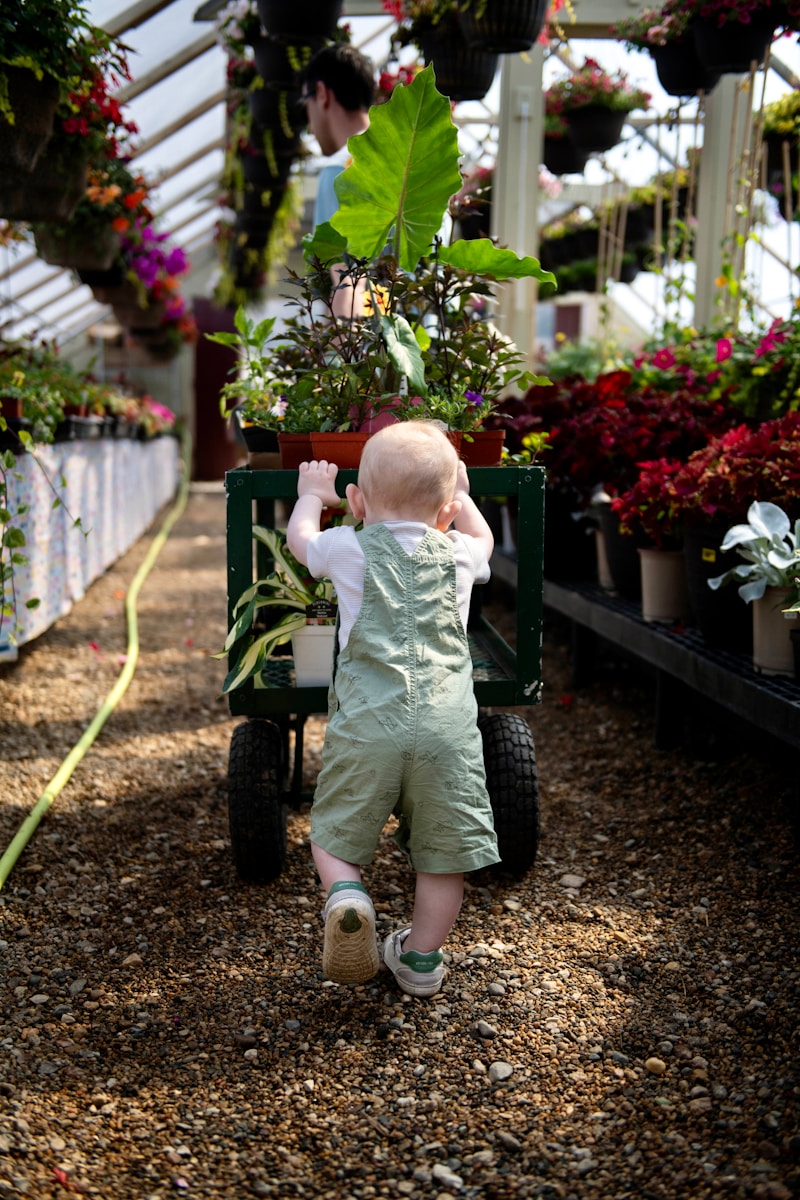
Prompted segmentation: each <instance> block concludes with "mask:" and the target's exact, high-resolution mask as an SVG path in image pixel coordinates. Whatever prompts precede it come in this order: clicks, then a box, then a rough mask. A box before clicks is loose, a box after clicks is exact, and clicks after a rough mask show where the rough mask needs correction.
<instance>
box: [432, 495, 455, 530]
mask: <svg viewBox="0 0 800 1200" xmlns="http://www.w3.org/2000/svg"><path fill="white" fill-rule="evenodd" d="M460 512H461V501H460V500H449V501H448V503H447V504H443V505H442V507H441V508H440V509H439V512H438V514H437V517H436V528H437V529H441V530H442V531H444V530H445V529H449V528H450V526H451V525H452V524H453V521H455V519H456V517H457V516H458V514H459V513H460Z"/></svg>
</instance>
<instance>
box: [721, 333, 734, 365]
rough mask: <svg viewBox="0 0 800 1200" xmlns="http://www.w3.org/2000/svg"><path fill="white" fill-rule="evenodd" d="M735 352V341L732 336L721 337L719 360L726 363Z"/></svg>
mask: <svg viewBox="0 0 800 1200" xmlns="http://www.w3.org/2000/svg"><path fill="white" fill-rule="evenodd" d="M732 354H733V343H732V342H731V339H730V338H719V340H718V341H717V362H718V363H724V362H725V360H726V359H728V358H730V356H731V355H732Z"/></svg>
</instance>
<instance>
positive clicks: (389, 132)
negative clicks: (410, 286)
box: [331, 66, 462, 271]
mask: <svg viewBox="0 0 800 1200" xmlns="http://www.w3.org/2000/svg"><path fill="white" fill-rule="evenodd" d="M347 147H348V150H349V151H350V154H351V155H352V159H353V161H352V162H351V163H350V165H349V166H348V167H347V168H346V169H345V170H344V171H342V173H341V175H340V176H339V177H338V179H337V180H336V184H335V187H336V195H337V196H338V198H339V208H338V210H337V211H336V213H335V214H334V216H333V217H332V218H331V224H332V225H333V226H334V228H336V229H338V230H339V232H340V233H341V234H343V235H344V237H345V238H346V240H347V248H348V251H349V253H350V254H352V255H354V256H355V257H356V258H370V259H372V258H377V256H378V255H379V254H381V253H382V252H383V251H384V249H385V248H386V246H387V245H390V247H391V251H392V253H393V255H394V257H395V258H396V260H397V262H398V264H399V266H400V268H401V269H402V270H404V271H413V270H414V268H415V267H416V265H417V263H418V262H419V260H420V259H421V258H422V257H423V256H424V255H426V254H429V253H430V249H431V244H432V242H433V239H434V237H435V236H436V234H437V233H438V232H439V230H440V228H441V225H442V220H443V218H444V214H445V212H446V210H447V205H448V203H449V201H450V197H451V196H453V195H454V194H455V193H456V192H457V191H458V190H459V188H460V187H461V184H462V179H461V172H460V171H459V169H458V134H457V132H456V127H455V125H454V124H453V121H452V118H451V116H450V101H449V100H448V99H447V97H446V96H443V95H442V94H441V92H438V91H437V90H436V82H435V76H434V74H433V68H432V67H431V66H428V67H425V69H424V70H422V71H420V72H419V73H418V74H417V75H416V77H415V78H414V80H413V82H412V83H410V84H407V85H404V86H402V87H396V88H395V89H394V91H393V93H392V97H391V99H390V100H389V101H388V102H387V103H386V104H381V105H377V106H376V107H374V108H372V109H371V110H370V124H369V128H368V129H365V130H364V132H363V133H361V134H358V135H357V136H356V137H351V138H350V140H349V142H348V143H347Z"/></svg>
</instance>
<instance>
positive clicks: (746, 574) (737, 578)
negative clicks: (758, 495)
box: [708, 500, 800, 612]
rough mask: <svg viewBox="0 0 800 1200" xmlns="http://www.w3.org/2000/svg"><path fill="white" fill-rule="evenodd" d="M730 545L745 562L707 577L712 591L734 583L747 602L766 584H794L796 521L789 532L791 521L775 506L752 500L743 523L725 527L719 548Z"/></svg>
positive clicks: (799, 524)
mask: <svg viewBox="0 0 800 1200" xmlns="http://www.w3.org/2000/svg"><path fill="white" fill-rule="evenodd" d="M734 546H735V547H736V548H737V550H738V551H739V554H740V555H741V557H742V558H743V559H744V560H745V562H744V563H740V565H739V566H738V567H732V568H731V570H730V571H726V572H725V573H724V574H723V575H717V576H716V578H714V579H709V581H708V586H709V587H710V588H712V589H713V590H716V589H717V588H719V587H722V586H723V585H724V584H726V583H733V582H737V583H738V584H739V595H740V596H741V598H742V599H743V600H744V602H745V603H746V604H749V603H750V601H751V600H759V599H760V598H761V597H762V596H763V595H764V593H765V592H766V590H767V588H768V587H779V588H790V587H793V585H794V584H795V583H796V578H795V577H796V575H797V570H798V562H800V559H799V558H798V556H799V555H800V521H795V525H794V532H792V525H791V522H790V520H789V518H788V517H787V515H786V513H785V512H784V511H783V509H782V508H781V507H780V506H779V505H777V504H771V503H770V502H769V501H766V502H763V503H762V502H761V501H758V500H755V501H754V502H753V503H752V504H751V505H750V507H749V508H748V510H747V524H746V525H734V526H733V528H732V529H729V530H728V532H727V533H726V534H725V537H724V538H723V540H722V545H721V546H720V549H721V550H723V551H726V550H732V549H733V548H734ZM785 611H786V612H792V611H796V610H795V609H794V608H791V609H786V610H785Z"/></svg>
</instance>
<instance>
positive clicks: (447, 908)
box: [287, 421, 498, 996]
mask: <svg viewBox="0 0 800 1200" xmlns="http://www.w3.org/2000/svg"><path fill="white" fill-rule="evenodd" d="M337 471H338V468H337V467H336V466H335V465H333V464H332V463H327V462H324V461H323V462H310V463H304V464H303V465H302V466H301V467H300V472H299V478H298V485H297V494H298V500H297V503H296V505H295V508H294V510H293V512H292V515H291V518H290V521H289V526H288V529H287V540H288V544H289V548H290V549H291V551H292V553H293V554H294V555H295V557H296V558H297V559H298V560H299V561H300V562H301V563H303V564H304V565H306V566H307V567H308V569H309V571H310V572H311V574H312V575H313V576H315V577H316V578H328V579H331V580H332V582H333V584H334V587H335V589H336V593H337V597H338V601H339V629H338V646H337V653H336V656H335V661H334V674H333V682H332V684H331V689H330V694H329V714H328V726H327V731H326V735H325V744H324V748H323V754H322V761H323V766H322V770H321V771H320V774H319V778H318V781H317V786H316V791H315V795H314V803H313V806H312V809H311V848H312V853H313V856H314V862H315V865H316V868H317V871H318V872H319V876H320V880H321V882H322V886H323V888H324V889H325V891H326V893H327V901H326V904H325V909H324V920H325V935H324V944H323V952H322V967H323V971H324V973H325V975H326V976H327V977H328V978H329V979H332V980H335V981H336V982H339V983H363V982H365V981H366V980H368V979H370V978H371V977H372V976H373V975H374V974H375V973H376V971H377V970H378V968H379V965H380V958H379V953H378V947H377V943H376V935H375V911H374V908H373V906H372V901H371V900H370V898H369V896H368V894H367V891H366V889H365V888H364V886H363V884H362V882H361V868H362V867H363V866H365V865H367V864H368V863H370V862H371V861H372V858H373V855H374V853H375V848H376V845H377V842H378V838H379V836H380V834H381V831H382V829H383V827H384V825H385V824H386V821H387V819H388V818H389V816H390V815H391V814H392V813H394V814H395V816H396V817H397V818H398V821H399V828H398V829H397V831H396V833H395V838H396V840H397V842H398V844H399V845H400V846H401V848H402V849H403V850H404V851H405V853H406V854H407V856H408V858H409V859H410V862H411V865H412V867H413V868H414V871H415V872H416V890H415V897H414V910H413V915H412V920H411V924H410V926H406V927H405V928H403V929H400V930H397V931H395V932H394V933H392V934H391V935H390V936H389V937H388V938H387V939H386V942H385V944H384V947H383V959H384V962H385V964H386V965H387V966H388V967H389V969H390V970H391V971H392V972H393V974H394V976H395V979H396V981H397V985H398V986H399V987H400V988H401V989H402V990H403V991H404V992H407V993H408V994H410V995H412V996H432V995H434V994H435V993H436V992H438V991H439V989H440V988H441V986H442V982H443V979H444V967H443V955H442V949H441V947H442V945H443V944H444V942H445V939H446V938H447V936H448V934H449V933H450V930H451V929H452V927H453V924H454V923H455V920H456V917H457V916H458V913H459V910H460V908H461V903H462V899H463V893H464V873H465V872H466V871H474V870H477V869H478V868H480V867H485V866H489V865H491V864H492V863H496V862H497V861H498V853H497V840H496V838H495V833H494V827H493V822H492V811H491V806H490V803H489V797H488V794H487V791H486V776H485V771H484V765H483V747H482V741H481V736H480V733H479V731H478V728H477V704H476V701H475V696H474V692H473V687H472V661H471V658H470V653H469V647H468V643H467V634H466V623H467V615H468V612H469V603H470V593H471V591H472V586H473V584H475V583H483V582H485V581H486V580H487V579H488V578H489V563H488V560H489V556H490V554H491V552H492V547H493V539H492V534H491V530H490V529H489V526H488V525H487V523H486V521H485V520H484V518H483V516H482V515H481V513H480V511H479V510H478V508H477V507H476V505H475V503H474V501H473V500H472V499H471V498H470V495H469V480H468V476H467V470H466V467H465V466H464V464H463V463H461V462H459V460H458V457H457V455H456V452H455V450H454V448H453V446H452V444H451V443H450V441H449V440H448V439H447V437H446V436H445V435H444V433H442V432H441V430H440V429H439V428H438V427H437V426H436V425H434V424H431V423H429V422H425V421H405V422H398V423H397V424H394V425H389V426H388V427H386V428H385V429H382V430H381V431H380V432H379V433H376V434H375V435H374V436H373V437H371V438H370V439H369V441H368V442H367V444H366V446H365V448H364V452H363V456H362V459H361V466H360V468H359V472H358V484H348V486H347V489H346V492H347V499H348V502H349V505H350V509H351V512H352V513H353V515H354V516H355V517H356V519H357V520H359V521H362V522H363V528H362V529H360V530H359V531H356V530H355V529H354V528H353V527H352V526H349V525H347V526H346V525H342V526H338V527H335V528H330V529H326V530H325V531H324V532H320V516H321V513H322V510H323V508H324V507H326V506H339V505H340V504H341V499H340V497H339V496H338V495H337V492H336V488H335V480H336V475H337ZM451 525H454V526H455V528H454V530H450V526H451Z"/></svg>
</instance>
